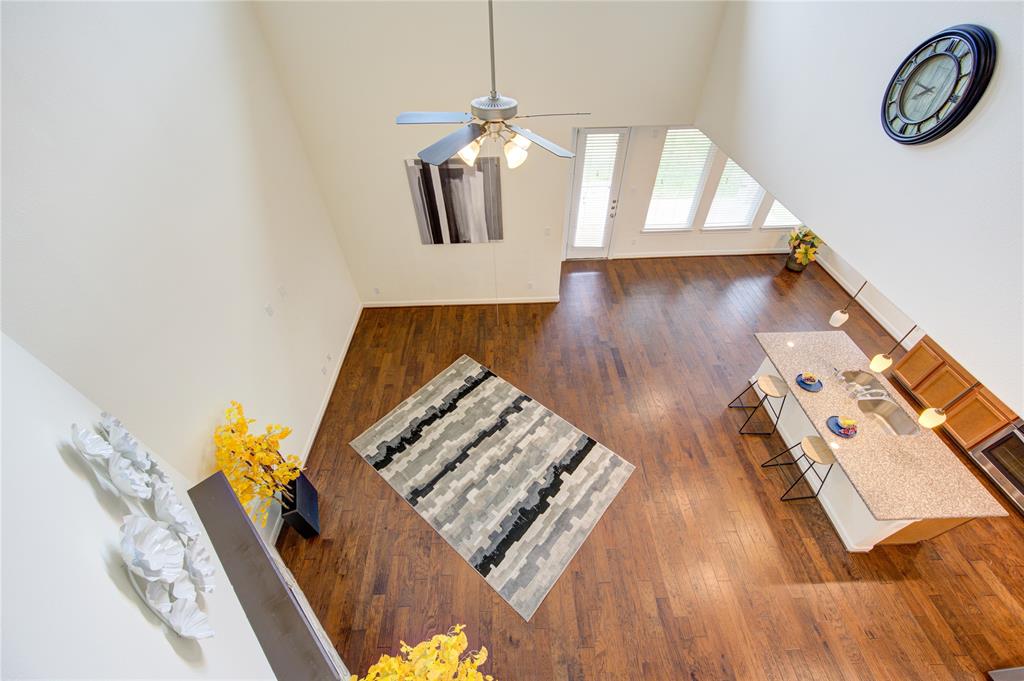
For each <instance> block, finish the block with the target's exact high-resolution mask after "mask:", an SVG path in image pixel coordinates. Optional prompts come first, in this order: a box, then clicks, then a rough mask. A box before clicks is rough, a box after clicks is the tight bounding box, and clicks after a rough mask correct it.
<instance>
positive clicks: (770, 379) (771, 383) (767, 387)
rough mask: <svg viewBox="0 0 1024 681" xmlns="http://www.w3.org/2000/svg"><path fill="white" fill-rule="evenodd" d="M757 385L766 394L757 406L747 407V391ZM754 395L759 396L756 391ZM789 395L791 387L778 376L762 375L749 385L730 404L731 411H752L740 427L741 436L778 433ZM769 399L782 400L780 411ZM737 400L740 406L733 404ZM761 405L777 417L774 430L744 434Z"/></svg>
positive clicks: (773, 426)
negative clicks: (783, 409) (745, 400)
mask: <svg viewBox="0 0 1024 681" xmlns="http://www.w3.org/2000/svg"><path fill="white" fill-rule="evenodd" d="M755 385H756V386H757V387H758V388H759V389H760V390H761V392H762V393H764V395H763V396H762V397H761V399H760V400H758V402H757V404H755V405H753V406H751V405H747V404H743V396H744V395H746V394H747V391H749V390H753V389H754V386H755ZM754 394H757V393H756V391H755V393H754ZM788 395H789V386H787V385H786V382H785V381H783V380H782V379H781V378H779V377H778V376H772V375H771V374H761V375H760V376H758V377H757V379H756V380H755V381H754V382H753V383H748V384H747V387H746V388H744V389H743V392H741V393H740V394H739V395H737V396H736V397H735V399H733V401H732V402H730V403H729V408H730V409H749V410H750V415H749V416H747V420H746V421H744V422H743V425H742V426H740V430H739V432H740V435H771V434H773V433H774V432H775V431H776V429H777V428H778V427H779V416H780V415H781V414H782V408H783V407H785V406H786V397H787V396H788ZM769 397H774V398H775V399H779V398H781V399H782V404H780V405H779V410H778V411H775V407H774V406H772V403H771V400H769V399H768V398H769ZM737 400H739V402H740V403H739V404H733V402H736V401H737ZM761 405H765V406H766V407H767V408H768V409H769V410H771V412H772V414H774V415H775V423H774V424H773V425H772V429H771V430H769V431H765V432H761V431H747V432H743V429H744V428H746V427H747V424H748V423H750V419H752V418H753V417H754V414H756V413H757V410H758V409H759V408H760V407H761Z"/></svg>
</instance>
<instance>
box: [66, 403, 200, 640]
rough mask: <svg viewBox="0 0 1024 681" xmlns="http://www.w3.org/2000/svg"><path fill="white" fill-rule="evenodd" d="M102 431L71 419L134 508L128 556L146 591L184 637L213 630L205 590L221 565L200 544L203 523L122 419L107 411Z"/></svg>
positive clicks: (147, 599) (86, 455) (90, 460)
mask: <svg viewBox="0 0 1024 681" xmlns="http://www.w3.org/2000/svg"><path fill="white" fill-rule="evenodd" d="M99 431H100V433H101V434H100V433H96V432H93V431H92V430H90V429H88V428H81V427H79V426H78V425H77V424H72V425H71V442H72V443H73V444H74V446H75V449H76V450H77V451H78V453H79V454H80V455H81V456H82V458H83V459H84V460H85V462H86V464H87V465H88V466H89V469H90V470H92V473H93V475H94V476H96V481H97V482H98V483H99V485H100V487H102V488H103V489H104V490H105V491H107V492H110V493H111V494H113V495H114V496H116V497H118V498H119V499H120V500H121V501H122V502H124V504H125V505H126V506H127V507H128V515H126V516H125V517H124V522H123V524H122V525H121V557H122V559H123V560H124V563H125V567H126V568H127V574H128V579H129V581H131V583H132V587H133V588H134V589H135V593H137V594H138V596H139V598H141V599H142V601H143V602H144V603H145V604H146V605H147V606H149V609H150V610H152V611H153V612H154V613H155V614H156V616H157V617H159V618H160V620H161V621H163V622H164V624H166V625H167V626H168V627H170V628H171V629H173V630H174V631H175V632H176V633H177V634H178V635H179V636H181V637H183V638H190V639H202V638H209V637H210V636H213V629H212V628H211V627H210V622H209V619H208V618H207V616H206V613H205V612H203V610H202V609H201V608H200V607H199V603H198V601H197V596H198V594H199V593H210V592H211V591H213V576H214V573H215V570H214V568H213V564H212V561H211V560H210V554H209V553H208V552H207V550H206V547H205V546H203V545H201V544H200V543H199V524H198V523H197V522H196V520H195V518H194V517H193V516H192V513H191V512H189V510H188V508H186V506H185V505H184V504H183V503H182V502H181V499H179V498H178V495H177V492H175V490H174V485H173V484H171V481H170V478H168V477H167V474H166V473H164V472H163V471H162V470H160V467H159V466H158V465H157V464H156V462H155V461H153V460H152V459H151V458H150V456H149V454H147V453H146V452H144V451H143V450H142V448H141V447H140V446H139V442H138V440H136V439H135V437H134V436H133V435H132V434H131V433H129V432H128V431H127V430H126V429H125V427H124V426H123V425H122V424H121V422H120V421H118V420H117V419H116V418H114V417H113V416H111V415H110V414H107V413H103V414H102V415H101V417H100V427H99Z"/></svg>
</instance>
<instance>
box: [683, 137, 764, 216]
mask: <svg viewBox="0 0 1024 681" xmlns="http://www.w3.org/2000/svg"><path fill="white" fill-rule="evenodd" d="M715 154H716V155H717V156H719V157H720V158H719V159H718V161H719V163H718V164H717V166H718V173H717V174H716V175H715V182H714V184H713V185H709V186H713V187H714V190H713V191H710V192H708V194H709V196H708V197H707V206H706V208H705V210H704V214H703V215H701V221H700V231H702V232H749V231H752V230H753V229H755V228H756V227H758V226H759V225H760V224H764V220H765V217H767V215H768V210H769V209H770V208H771V205H772V204H771V202H768V208H765V201H766V199H767V198H768V192H766V191H765V190H764V187H761V201H760V202H759V203H758V204H757V209H756V210H755V211H754V212H753V213H752V214H751V217H750V224H748V225H716V226H714V227H711V226H709V225H708V224H707V218H708V213H709V212H710V211H711V204H712V203H713V202H714V200H715V194H717V193H718V184H719V182H721V180H722V173H723V172H724V171H725V164H726V163H727V162H728V161H729V157H728V156H726V154H725V152H723V151H722V150H721V149H719V148H718V147H717V146H716V147H715ZM743 172H746V169H744V170H743ZM748 174H749V173H748ZM751 177H753V176H752V175H751ZM754 182H757V178H754ZM758 186H759V187H760V186H761V183H759V182H758Z"/></svg>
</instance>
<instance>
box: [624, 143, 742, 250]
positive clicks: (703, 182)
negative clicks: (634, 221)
mask: <svg viewBox="0 0 1024 681" xmlns="http://www.w3.org/2000/svg"><path fill="white" fill-rule="evenodd" d="M669 130H700V129H699V128H697V126H694V125H673V126H670V127H667V128H665V135H664V136H662V138H661V146H662V149H664V147H665V137H666V136H667V135H668V131H669ZM701 134H703V131H701ZM709 141H710V138H709ZM717 151H718V147H716V146H715V143H714V142H711V147H710V148H709V149H708V155H707V158H705V159H704V170H702V171H701V175H700V182H698V183H697V194H696V197H697V208H696V209H694V211H693V217H692V218H691V219H690V224H688V225H685V224H679V225H672V226H670V227H654V228H649V227H647V213H649V212H650V210H651V200H650V198H648V200H647V210H646V211H644V225H643V227H641V228H640V234H673V233H677V232H693V231H695V230H696V229H698V227H697V225H703V218H701V222H698V221H697V218H698V217H699V216H700V215H701V212H700V208H701V202H702V201H703V199H704V190H705V189H706V188H707V186H708V178H709V177H710V175H711V172H712V170H713V167H714V157H715V153H716V152H717ZM658 165H659V166H660V165H661V155H660V154H659V155H658ZM718 174H719V175H721V174H722V171H721V169H719V171H718ZM655 181H657V172H655ZM650 193H651V195H652V196H653V194H654V187H653V186H652V187H651V192H650ZM704 215H707V211H704Z"/></svg>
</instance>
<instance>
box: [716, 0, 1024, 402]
mask: <svg viewBox="0 0 1024 681" xmlns="http://www.w3.org/2000/svg"><path fill="white" fill-rule="evenodd" d="M965 22H972V23H979V24H982V25H985V26H987V27H988V28H990V29H991V30H992V31H993V32H994V33H995V36H996V41H997V43H998V48H999V51H1000V52H999V61H998V63H997V66H996V71H995V74H994V77H993V79H992V82H991V83H990V85H989V88H988V91H987V92H986V94H985V96H984V98H983V99H982V100H981V102H980V103H979V105H978V106H977V107H976V108H975V110H974V111H973V112H972V113H971V114H970V116H969V117H968V118H967V119H966V120H965V121H964V122H963V123H962V124H961V125H960V126H959V127H958V128H957V129H956V130H954V131H953V132H951V133H950V134H948V135H946V136H945V137H943V138H941V139H940V140H938V141H935V142H932V143H929V144H925V145H920V146H903V145H899V144H896V143H895V142H893V141H891V140H890V139H889V138H888V137H886V135H885V133H884V132H883V131H882V128H881V124H880V122H879V107H880V105H881V99H882V95H883V90H884V89H885V86H886V84H887V83H888V81H889V78H890V77H891V76H892V73H893V71H894V70H895V69H896V67H897V65H898V64H899V63H900V61H901V60H902V59H903V58H904V57H905V56H906V54H907V53H908V52H910V51H911V50H912V49H913V47H914V46H915V45H917V44H918V43H919V42H921V41H922V40H924V39H925V38H926V37H928V36H929V35H931V34H933V33H935V32H937V31H939V30H941V29H943V28H945V27H947V26H951V25H954V24H957V23H965ZM1021 25H1022V5H1021V4H1020V3H988V2H971V3H942V2H928V3H921V2H913V3H896V2H887V3H884V4H877V3H868V2H863V3H842V2H837V3H785V2H773V3H743V4H740V3H734V4H729V6H728V9H727V10H726V16H725V20H724V22H723V25H722V31H721V34H720V37H719V40H718V44H717V46H716V49H715V57H714V62H713V66H712V68H711V70H710V72H709V74H708V78H707V86H706V87H705V90H704V94H703V98H702V102H701V106H700V110H699V112H698V115H697V119H696V123H697V125H698V126H699V127H700V128H701V129H702V130H704V131H706V132H707V134H708V135H709V136H710V137H711V138H712V139H713V140H714V141H715V142H716V143H717V144H718V145H719V146H721V147H722V149H723V150H724V151H725V152H726V153H728V154H729V155H730V156H732V157H733V158H735V159H736V161H737V162H738V163H739V164H740V165H742V166H743V167H744V168H746V169H747V170H748V171H749V172H750V173H751V174H752V175H753V176H754V177H756V178H757V179H758V181H760V182H761V183H762V184H763V185H764V186H765V188H766V189H767V190H768V191H769V192H771V193H773V194H775V195H776V196H777V197H778V198H779V199H780V200H781V201H782V202H783V204H784V205H786V206H787V207H788V208H789V209H790V210H792V211H793V212H794V213H795V214H797V215H799V216H800V217H801V218H802V219H803V220H805V221H806V222H807V224H808V225H810V226H811V227H812V228H813V229H814V230H815V231H817V232H818V233H819V234H821V236H822V237H824V239H825V240H826V241H827V242H828V243H830V244H831V245H832V246H833V247H834V248H835V249H836V250H837V251H838V252H840V253H842V255H843V257H844V258H845V259H846V260H847V261H849V263H850V265H852V266H853V267H855V268H856V269H857V270H859V271H860V272H861V273H862V274H863V275H864V276H866V277H867V278H868V279H869V280H870V281H871V282H872V284H873V285H875V286H876V287H877V288H879V289H880V290H882V291H884V292H885V294H886V295H887V296H888V297H889V298H890V299H891V300H892V302H893V303H894V304H896V305H897V306H898V307H899V308H900V309H902V310H903V311H904V312H905V313H906V314H907V315H908V316H909V317H911V318H913V319H914V320H916V321H917V322H918V324H920V325H921V327H922V328H923V329H924V330H925V331H926V332H927V333H928V334H929V335H931V336H932V337H933V338H935V340H936V341H937V342H938V343H939V344H940V345H942V346H943V347H944V348H945V349H946V350H948V351H949V352H950V354H952V355H953V356H954V357H956V358H957V359H958V360H959V361H960V362H962V363H963V364H964V366H965V367H966V368H967V369H968V370H970V371H971V372H972V373H973V374H975V375H976V376H977V377H978V378H979V379H980V380H981V381H982V382H983V383H985V384H986V385H987V386H988V387H989V388H990V389H991V390H992V391H993V392H995V393H996V394H997V395H998V396H999V397H1000V398H1001V399H1003V400H1004V401H1005V402H1006V403H1007V404H1009V405H1010V406H1011V407H1013V408H1014V409H1015V410H1016V411H1017V412H1019V413H1024V329H1022V326H1024V280H1022V267H1021V258H1022V256H1024V227H1022V225H1024V215H1022V204H1021V186H1022V181H1024V174H1022V165H1024V164H1022V154H1024V151H1022V150H1024V144H1022V143H1024V139H1022V126H1021V120H1022V117H1024V111H1022V106H1021V97H1022V95H1021V84H1022V67H1021V59H1022V54H1021V38H1022V35H1021V34H1022V31H1021Z"/></svg>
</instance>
